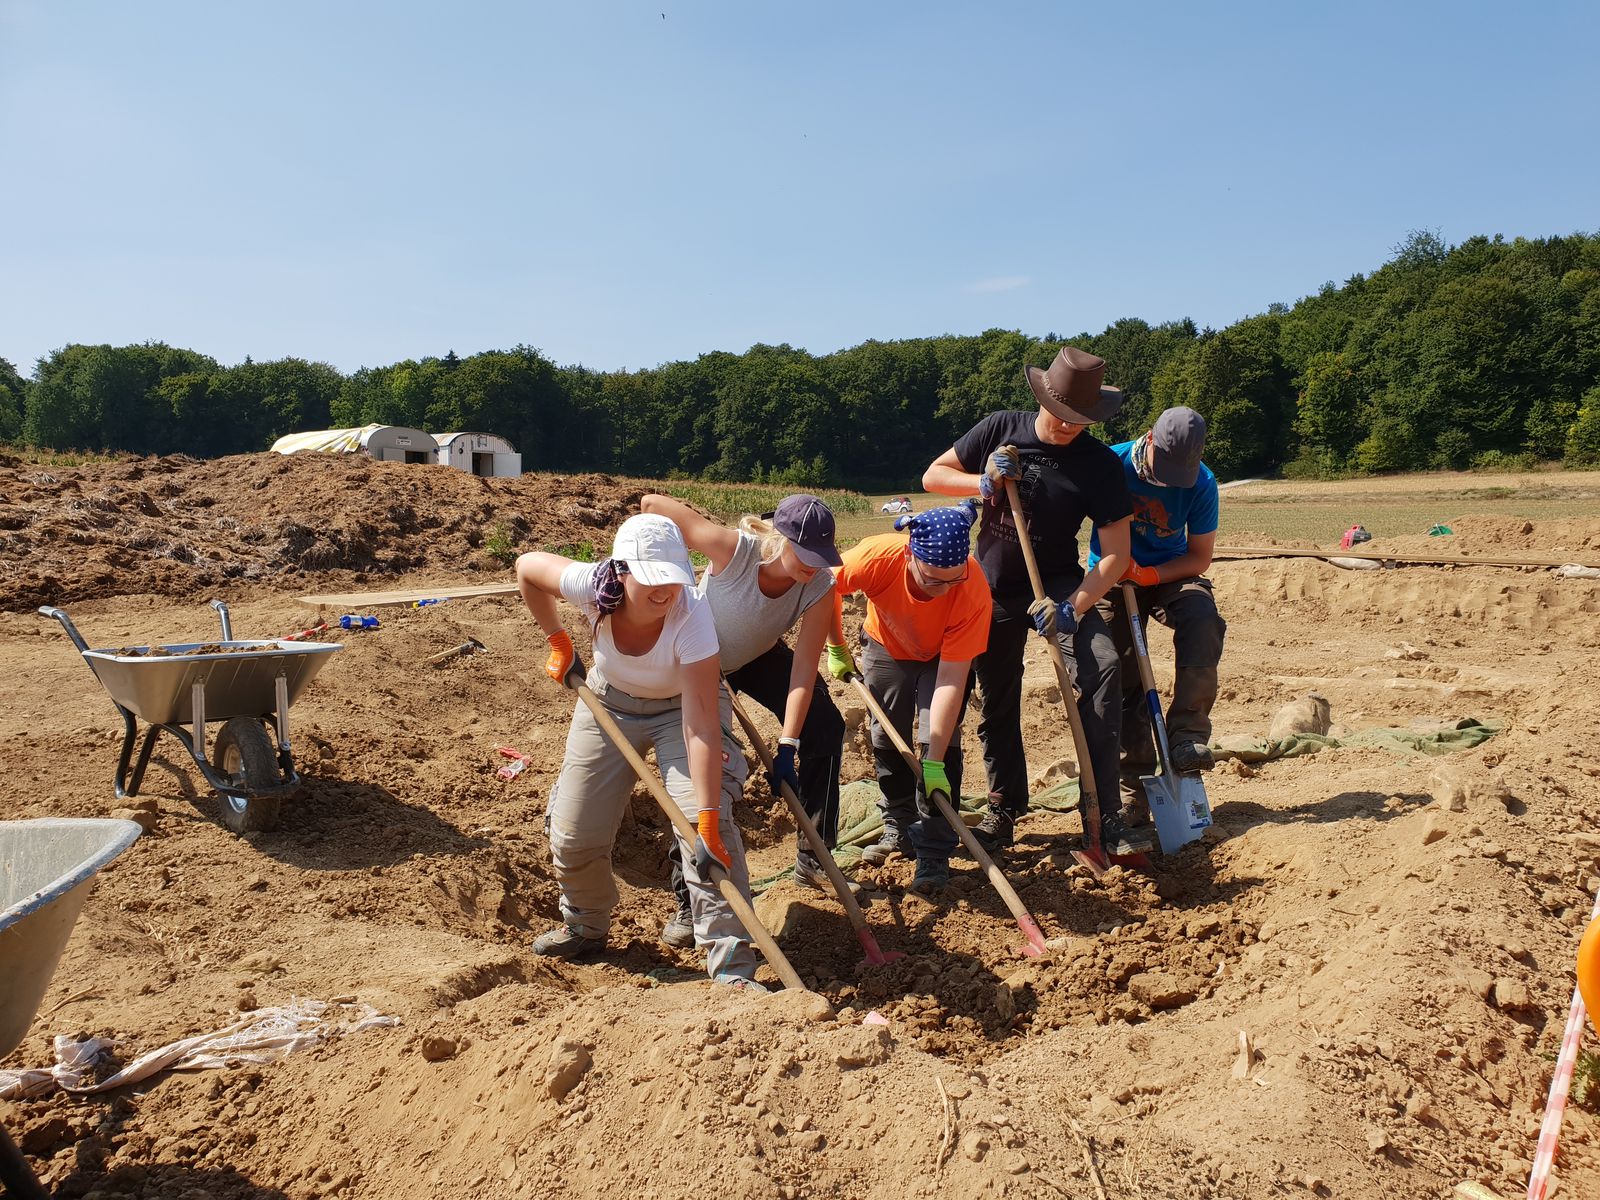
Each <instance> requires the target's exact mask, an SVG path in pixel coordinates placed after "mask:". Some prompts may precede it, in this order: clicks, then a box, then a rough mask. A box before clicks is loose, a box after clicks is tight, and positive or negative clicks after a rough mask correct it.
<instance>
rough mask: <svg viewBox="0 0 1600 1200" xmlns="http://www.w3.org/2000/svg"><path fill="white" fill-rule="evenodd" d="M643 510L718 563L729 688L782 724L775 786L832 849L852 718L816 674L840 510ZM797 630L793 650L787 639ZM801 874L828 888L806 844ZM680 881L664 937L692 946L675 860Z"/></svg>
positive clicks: (710, 589)
mask: <svg viewBox="0 0 1600 1200" xmlns="http://www.w3.org/2000/svg"><path fill="white" fill-rule="evenodd" d="M639 507H640V508H641V509H643V510H644V511H645V512H647V513H658V514H660V515H661V516H664V517H667V518H669V519H671V520H672V521H673V522H675V523H676V524H677V525H678V527H679V528H680V529H682V530H683V536H684V541H685V542H686V543H687V544H688V546H689V548H690V549H691V550H694V551H696V552H698V553H700V554H703V555H705V556H706V558H707V559H709V560H710V565H709V566H708V567H707V569H706V574H705V577H704V579H703V580H702V581H701V590H702V591H704V592H705V596H706V600H707V601H708V602H709V603H710V605H711V613H712V616H713V618H714V619H715V621H716V628H717V644H718V646H719V647H720V655H721V660H722V669H723V670H724V671H725V672H727V675H728V686H729V687H731V688H732V689H733V690H734V691H736V692H739V693H740V694H741V695H745V696H749V697H750V698H751V699H752V700H754V701H755V702H756V703H757V704H760V705H761V706H762V707H763V708H765V709H767V710H768V711H769V712H771V713H772V714H773V715H774V716H775V717H777V718H778V719H779V720H781V721H782V722H783V731H782V736H780V737H779V738H778V750H777V753H776V754H775V755H774V756H773V764H772V765H773V770H772V776H771V778H770V779H769V781H768V782H769V783H770V784H771V786H772V793H773V795H775V796H776V795H777V794H778V786H779V785H780V784H782V783H787V784H788V785H789V786H790V787H791V788H793V789H794V793H795V795H796V796H798V797H799V798H800V802H801V804H802V805H803V806H804V807H805V810H806V815H807V816H809V817H810V818H811V819H812V821H814V822H815V823H816V826H817V831H818V832H819V833H821V834H822V839H823V841H824V842H826V843H827V845H828V846H829V848H830V849H831V848H832V846H833V844H834V839H835V838H836V837H837V836H838V829H839V762H840V759H841V758H842V757H843V754H844V718H843V717H841V716H840V715H839V710H838V709H837V708H835V707H834V704H833V700H832V698H831V697H830V696H829V695H828V688H827V685H826V684H825V683H823V681H822V676H821V675H819V674H817V660H818V659H819V658H820V657H821V654H822V647H823V643H824V642H825V641H826V640H827V636H828V626H829V623H830V619H831V616H832V605H831V604H824V603H821V601H824V600H827V599H828V598H829V597H830V596H831V595H832V593H833V572H832V570H831V568H833V567H836V566H838V565H839V563H840V562H841V561H842V560H841V559H840V557H839V551H838V550H837V549H836V548H835V546H834V544H833V534H834V521H833V512H832V511H831V510H830V509H829V508H828V506H827V505H826V504H824V503H823V502H822V501H821V500H819V499H818V498H817V497H816V496H811V495H805V494H800V495H794V496H787V497H785V498H784V500H783V502H782V503H781V504H779V505H778V507H777V510H776V511H775V512H774V513H773V514H772V517H771V519H770V520H766V519H763V518H761V517H754V516H747V517H745V518H743V519H742V520H741V521H740V522H739V527H738V528H737V529H730V528H729V527H728V526H726V525H722V524H719V523H718V522H716V521H713V520H711V519H710V518H709V517H703V516H701V515H700V514H699V513H697V512H695V511H694V509H692V508H690V507H689V506H688V505H687V504H684V503H683V502H682V501H679V500H674V499H672V498H671V497H669V496H657V495H649V496H646V497H645V498H644V499H643V500H642V501H640V503H639ZM797 627H798V631H797V632H796V634H795V639H794V649H793V650H791V649H790V648H789V647H788V646H787V645H786V644H785V643H784V640H783V639H784V636H785V635H786V634H787V633H788V632H789V631H790V630H791V629H796V628H797ZM797 757H798V766H797V764H796V759H797ZM794 877H795V880H796V881H797V882H799V883H802V884H804V885H806V886H807V887H812V888H816V889H817V890H818V891H824V890H826V887H827V885H826V884H825V882H824V880H825V879H826V876H825V874H824V873H823V869H822V862H821V860H820V859H818V858H817V856H816V854H815V853H814V852H813V851H812V848H811V847H810V846H807V845H805V844H804V843H803V842H802V843H801V845H800V846H799V848H798V851H797V853H796V855H795V864H794ZM672 885H673V891H674V892H676V893H677V896H678V913H677V915H676V916H674V917H673V918H672V919H671V920H670V921H668V922H667V924H666V927H665V928H664V929H663V930H662V931H661V939H662V941H664V942H666V943H667V944H668V945H672V946H685V945H688V944H689V941H690V939H691V938H692V937H693V933H692V931H691V929H690V913H689V904H688V901H689V896H688V892H687V891H686V890H685V889H684V887H683V886H682V882H681V876H680V874H679V872H678V869H677V864H676V863H674V869H673V877H672Z"/></svg>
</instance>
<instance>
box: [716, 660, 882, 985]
mask: <svg viewBox="0 0 1600 1200" xmlns="http://www.w3.org/2000/svg"><path fill="white" fill-rule="evenodd" d="M728 699H729V701H730V702H731V703H732V705H733V715H734V716H736V717H738V718H739V724H740V725H741V726H743V728H744V735H745V737H747V738H749V739H750V746H751V748H752V749H753V750H754V751H755V752H756V757H757V758H759V759H760V760H761V765H762V767H763V768H764V769H765V770H767V771H769V772H770V771H771V770H772V753H771V751H769V750H768V749H767V743H766V742H765V741H763V740H762V738H761V731H760V730H759V729H757V728H756V725H755V722H754V721H752V720H751V719H750V714H749V713H747V712H745V710H744V705H742V704H740V703H739V697H737V696H735V695H734V694H733V689H732V688H729V689H728ZM779 790H780V792H781V794H782V796H783V801H784V803H785V804H787V805H788V806H789V813H790V815H791V816H793V817H794V819H795V823H796V824H797V825H799V826H800V831H801V832H802V833H803V834H805V839H806V841H807V842H808V843H810V846H811V849H812V852H813V853H814V854H816V856H817V858H818V860H819V861H820V862H821V863H822V867H823V869H824V870H825V871H826V872H827V874H828V882H829V883H831V884H832V885H833V894H834V895H835V896H837V897H838V899H839V903H840V904H842V905H844V911H845V915H846V916H847V917H849V918H850V924H851V925H852V926H853V927H854V928H855V931H856V938H857V940H858V941H860V943H861V949H862V951H863V952H864V953H865V954H866V956H867V962H868V964H869V965H871V966H874V967H881V966H882V965H883V964H884V963H885V962H887V961H888V960H887V959H886V958H884V956H883V951H882V950H881V949H880V948H879V947H878V939H877V937H876V936H875V935H874V934H873V932H872V930H871V929H870V928H868V927H867V916H866V914H865V913H863V912H862V911H861V904H860V902H859V901H858V900H857V899H856V898H855V896H854V895H852V894H851V892H850V883H849V881H848V880H847V879H845V877H844V872H843V871H841V870H839V864H838V863H836V862H835V861H834V859H833V852H832V851H831V850H829V849H828V843H827V842H825V841H823V839H822V834H821V833H819V832H818V831H817V826H816V822H814V821H813V820H812V819H811V815H810V814H809V813H807V812H806V810H805V806H804V805H802V804H801V803H800V797H798V796H796V795H795V794H794V789H793V788H791V787H790V786H789V785H788V784H787V783H784V784H780V785H779Z"/></svg>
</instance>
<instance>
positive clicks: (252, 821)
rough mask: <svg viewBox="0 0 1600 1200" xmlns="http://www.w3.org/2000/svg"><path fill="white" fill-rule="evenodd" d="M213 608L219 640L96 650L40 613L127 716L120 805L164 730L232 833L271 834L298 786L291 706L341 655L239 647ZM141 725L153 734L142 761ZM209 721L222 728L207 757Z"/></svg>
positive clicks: (301, 646) (322, 647)
mask: <svg viewBox="0 0 1600 1200" xmlns="http://www.w3.org/2000/svg"><path fill="white" fill-rule="evenodd" d="M211 607H212V608H214V609H216V610H217V616H218V619H219V620H220V621H221V623H222V640H221V641H220V642H188V643H183V644H180V645H169V646H124V647H122V648H120V649H115V650H91V649H90V648H89V645H88V643H87V642H85V641H84V640H83V636H82V635H81V634H80V633H79V632H78V630H77V627H76V626H75V625H73V623H72V619H71V618H70V617H68V616H67V614H66V613H65V612H64V611H63V610H61V609H59V608H49V607H46V608H41V609H39V612H40V614H41V615H43V616H46V617H54V618H55V619H56V620H57V621H60V622H61V626H62V628H63V629H65V630H66V631H67V636H68V637H70V638H71V639H72V644H73V645H75V646H76V647H77V648H78V650H79V652H80V653H82V655H83V658H84V661H85V662H87V663H88V664H89V666H90V668H91V669H92V670H93V671H94V673H95V677H96V678H97V679H99V680H100V682H101V684H102V685H104V687H105V689H106V691H107V692H109V693H110V695H111V703H112V704H114V705H116V708H117V711H118V712H119V713H121V714H122V721H123V725H124V727H125V730H126V732H125V735H124V737H123V739H122V754H121V756H120V757H119V758H118V760H117V774H116V780H115V785H116V794H117V797H118V798H119V799H121V798H122V797H125V796H136V795H138V794H139V784H140V783H141V782H142V781H143V779H144V772H145V767H146V766H148V765H149V763H150V752H151V751H152V750H153V749H154V748H155V743H156V738H158V737H159V736H160V735H161V731H162V730H166V731H167V732H168V733H170V734H172V736H173V737H175V738H177V739H178V741H179V742H181V743H182V744H183V746H184V747H185V748H186V749H187V750H188V751H189V754H190V757H192V758H193V759H194V763H195V766H196V767H198V768H199V769H200V773H201V774H202V775H204V776H205V779H206V782H207V783H209V784H210V785H211V786H212V787H213V788H215V789H216V791H217V793H218V795H219V796H221V798H222V803H221V805H220V815H221V818H222V823H223V824H224V825H226V826H227V827H228V828H229V829H231V830H233V831H234V832H235V833H251V832H254V831H256V830H263V829H271V828H272V827H273V826H275V825H276V824H277V823H278V808H279V805H280V804H281V803H282V801H283V800H285V799H287V798H288V797H290V796H293V795H294V794H295V792H297V791H298V790H299V788H300V775H299V773H298V772H297V771H296V770H295V766H294V756H293V754H291V752H290V749H289V705H290V704H292V703H293V702H294V700H295V699H296V697H298V696H299V695H300V693H301V692H303V691H305V689H306V687H307V685H308V684H310V682H311V681H312V679H314V678H315V677H316V675H317V672H318V671H320V670H321V669H322V667H323V665H324V664H325V663H326V662H327V661H328V656H329V655H331V654H332V653H333V652H334V651H336V650H342V649H344V647H343V646H342V645H340V644H339V643H338V642H291V641H285V640H281V639H271V640H261V639H257V640H235V639H234V637H233V625H232V622H231V621H230V620H229V618H228V606H227V605H226V604H224V603H223V602H222V601H221V600H213V601H212V602H211ZM135 718H141V719H143V720H145V721H147V722H149V726H150V727H149V729H147V730H146V732H145V737H144V743H143V744H142V745H141V746H140V747H139V757H138V760H137V761H133V744H134V742H135V740H137V738H138V732H139V731H138V722H137V721H136V720H135ZM208 721H221V722H222V728H221V729H220V730H219V731H218V732H217V738H216V743H215V745H214V746H213V747H212V749H211V752H210V755H209V757H208V755H207V751H206V723H207V722H208ZM264 723H265V724H264ZM268 725H270V726H271V729H272V732H271V733H269V732H268V728H267V726H268ZM183 726H188V728H187V729H185V728H183ZM130 763H131V764H132V773H131V774H130V773H129V765H130Z"/></svg>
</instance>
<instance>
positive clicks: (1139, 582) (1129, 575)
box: [1117, 562, 1161, 587]
mask: <svg viewBox="0 0 1600 1200" xmlns="http://www.w3.org/2000/svg"><path fill="white" fill-rule="evenodd" d="M1122 579H1125V580H1127V581H1128V582H1129V583H1131V584H1133V585H1134V586H1135V587H1155V585H1156V584H1158V583H1160V582H1161V576H1159V575H1157V574H1156V569H1155V568H1154V567H1141V566H1140V565H1139V564H1138V563H1136V562H1130V563H1129V564H1128V569H1127V570H1126V571H1124V572H1123V573H1122ZM1122 579H1119V580H1117V582H1118V583H1121V582H1122Z"/></svg>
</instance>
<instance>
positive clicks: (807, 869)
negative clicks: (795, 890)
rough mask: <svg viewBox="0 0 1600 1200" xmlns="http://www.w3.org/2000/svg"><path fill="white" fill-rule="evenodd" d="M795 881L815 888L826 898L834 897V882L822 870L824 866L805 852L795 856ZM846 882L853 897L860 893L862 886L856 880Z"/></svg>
mask: <svg viewBox="0 0 1600 1200" xmlns="http://www.w3.org/2000/svg"><path fill="white" fill-rule="evenodd" d="M794 881H795V882H796V883H798V884H800V885H801V886H803V887H808V888H815V889H816V890H817V891H819V892H821V893H822V894H823V895H824V896H831V895H833V881H832V880H831V879H829V878H828V873H827V872H826V871H824V870H823V869H822V864H821V863H820V862H819V861H817V860H816V859H814V858H812V857H811V856H810V855H809V854H806V853H804V852H802V853H800V854H797V855H795V859H794ZM844 882H845V886H846V887H848V888H849V889H850V894H851V895H852V896H854V895H858V894H859V893H860V891H861V885H860V884H859V883H857V882H856V881H855V880H854V879H846V880H845V881H844Z"/></svg>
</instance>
